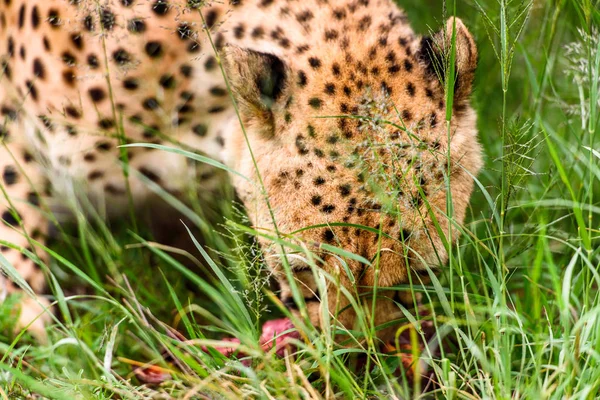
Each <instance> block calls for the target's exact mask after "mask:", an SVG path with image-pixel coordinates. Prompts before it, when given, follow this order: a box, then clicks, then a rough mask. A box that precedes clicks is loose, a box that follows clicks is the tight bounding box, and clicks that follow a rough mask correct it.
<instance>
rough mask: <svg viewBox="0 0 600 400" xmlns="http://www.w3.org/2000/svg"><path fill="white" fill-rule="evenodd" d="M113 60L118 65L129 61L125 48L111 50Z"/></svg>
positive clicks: (129, 57)
mask: <svg viewBox="0 0 600 400" xmlns="http://www.w3.org/2000/svg"><path fill="white" fill-rule="evenodd" d="M113 60H115V62H116V63H117V64H118V65H126V64H128V63H130V62H131V55H130V54H129V53H128V52H127V51H126V50H125V49H122V48H121V49H117V50H115V51H114V52H113Z"/></svg>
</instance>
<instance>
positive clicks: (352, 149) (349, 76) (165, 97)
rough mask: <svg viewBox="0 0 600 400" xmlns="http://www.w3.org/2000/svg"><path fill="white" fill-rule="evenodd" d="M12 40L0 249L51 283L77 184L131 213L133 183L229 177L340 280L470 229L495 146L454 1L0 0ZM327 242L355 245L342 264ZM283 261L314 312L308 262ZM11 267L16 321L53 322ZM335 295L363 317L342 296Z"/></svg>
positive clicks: (3, 28) (263, 223)
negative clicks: (419, 7) (58, 204)
mask: <svg viewBox="0 0 600 400" xmlns="http://www.w3.org/2000/svg"><path fill="white" fill-rule="evenodd" d="M451 38H455V40H451ZM452 43H454V45H453V44H452ZM452 49H453V50H454V54H455V65H454V66H453V67H454V68H453V70H454V72H455V79H454V83H455V84H454V87H452V88H451V89H452V90H453V97H452V104H447V101H446V98H447V96H446V92H447V90H446V88H445V86H446V85H445V82H447V81H448V79H446V78H445V76H444V75H445V74H444V71H446V69H445V68H444V65H445V64H444V60H446V59H447V57H446V55H447V54H449V53H450V52H451V50H452ZM0 58H1V63H2V64H1V65H2V72H1V77H0V79H1V85H0V112H1V114H2V124H1V127H0V138H1V139H0V140H1V142H0V143H1V147H0V174H1V175H2V179H1V181H0V183H1V189H2V196H0V215H1V222H0V245H1V257H2V258H3V259H4V260H6V261H7V262H8V263H10V264H11V265H12V266H14V268H15V269H16V271H17V272H18V274H19V276H20V278H21V279H22V280H23V281H25V282H27V283H28V285H29V287H31V288H32V289H33V292H35V294H38V295H39V294H40V293H42V292H43V291H44V288H45V278H44V273H43V272H42V269H41V268H40V266H41V265H43V264H45V263H46V262H47V260H48V254H47V253H46V252H45V251H44V246H45V243H46V240H47V235H48V226H49V218H50V217H49V215H51V214H50V212H49V210H48V208H47V205H48V204H50V203H49V201H50V200H51V199H60V198H63V196H68V195H69V193H70V191H72V190H73V188H75V187H77V188H82V190H83V191H84V192H85V193H86V195H87V196H89V198H90V199H93V200H94V202H95V203H94V204H100V205H99V207H104V208H105V209H106V210H107V215H108V217H109V218H117V217H119V216H120V215H123V213H124V212H125V210H127V205H128V202H129V201H132V202H133V204H134V206H135V207H136V208H142V207H144V206H145V204H146V202H147V199H148V198H149V197H150V195H151V193H152V192H151V190H150V188H149V184H148V182H151V183H155V184H158V185H160V186H161V187H163V188H164V189H165V190H167V191H168V192H170V193H175V194H176V193H182V192H183V191H184V190H185V189H186V188H187V187H189V185H190V184H191V183H192V182H194V183H195V184H197V186H198V187H200V189H201V190H203V188H209V187H210V185H213V184H215V183H214V182H212V181H211V179H213V178H214V177H216V178H214V179H216V180H217V183H218V181H219V180H220V179H230V181H231V183H232V185H233V187H234V188H235V190H236V192H237V194H238V196H239V198H240V199H241V201H242V203H243V204H244V206H245V208H246V211H247V213H248V216H249V219H250V221H251V223H252V224H253V226H254V227H256V228H257V229H260V230H261V231H263V232H271V233H273V235H271V236H274V235H275V234H280V233H281V234H291V233H294V238H295V240H297V241H298V242H299V243H301V244H302V245H303V246H306V248H308V249H310V250H314V251H315V252H316V253H317V254H318V255H319V267H320V268H322V269H323V271H325V272H326V273H328V274H331V275H332V276H336V280H337V283H336V284H337V285H341V286H343V287H347V288H351V287H354V288H358V289H356V290H357V291H358V292H362V291H364V292H370V290H371V289H369V287H373V286H374V285H377V286H378V287H379V288H382V289H384V288H385V287H390V286H394V285H398V284H402V283H406V282H407V281H408V279H409V275H410V274H421V275H424V276H427V269H428V268H430V269H434V270H435V269H436V268H439V267H441V266H443V265H444V263H445V262H446V261H447V254H446V247H445V244H444V243H445V240H446V238H445V237H444V233H448V232H449V233H451V234H452V235H451V237H452V239H453V240H455V239H456V238H457V237H458V236H459V229H458V225H459V224H460V223H462V221H463V220H464V218H465V213H466V208H467V205H468V202H469V198H470V196H471V192H472V190H473V176H475V175H476V174H477V172H478V171H479V169H480V167H481V164H482V161H481V149H480V146H479V144H478V141H477V129H476V115H475V112H474V110H473V108H472V107H471V105H470V95H471V92H472V84H473V78H474V73H475V69H476V65H477V48H476V44H475V41H474V39H473V38H472V36H471V34H470V33H469V31H468V30H467V28H466V27H465V25H464V24H463V23H462V22H461V20H460V19H458V18H450V19H449V20H448V21H447V23H446V25H445V26H444V27H443V28H442V29H441V30H440V31H439V32H438V33H437V34H434V35H432V36H431V37H421V36H418V35H416V34H415V33H414V32H413V30H412V29H411V27H410V25H409V22H408V18H407V16H406V15H405V13H404V12H403V11H402V10H401V9H399V8H398V6H397V5H396V4H395V3H394V2H393V1H392V0H303V1H283V0H229V1H222V2H217V1H212V2H210V1H209V2H200V1H195V0H188V1H183V0H44V1H41V0H2V2H0ZM230 94H231V95H230ZM447 109H450V110H451V111H452V118H451V119H450V121H449V122H448V121H447V118H446V115H447V111H448V110H447ZM130 143H154V144H164V145H169V146H174V147H178V148H181V149H186V150H188V151H191V152H194V153H198V154H202V155H205V156H207V157H209V158H211V159H214V160H215V161H217V162H218V163H222V165H226V166H228V168H229V169H230V170H231V171H236V173H230V174H228V175H229V178H227V177H219V175H218V174H217V175H215V174H212V173H211V171H212V170H214V168H215V166H214V165H212V166H211V165H207V164H202V163H192V162H190V160H189V159H187V158H186V157H184V156H182V155H181V154H177V153H173V152H166V151H159V150H152V149H150V150H149V149H147V148H135V147H132V148H127V150H126V151H124V150H123V149H124V148H125V147H123V146H122V145H125V144H130ZM124 165H126V166H127V171H126V172H127V173H124ZM219 165H220V164H219ZM217 166H218V165H217ZM225 175H227V174H225ZM211 176H212V177H213V178H211ZM203 178H206V179H204V180H203ZM448 188H450V191H448ZM447 199H451V209H452V221H453V222H452V223H450V218H449V216H448V214H449V213H448V204H447ZM306 227H311V228H310V229H305V228H306ZM361 227H364V228H361ZM268 236H269V235H265V237H264V238H263V237H261V238H259V241H260V245H261V247H262V249H263V252H264V254H265V260H266V262H267V264H268V265H269V267H270V269H271V270H272V271H273V274H274V275H275V276H276V278H277V279H278V280H279V281H280V286H281V293H280V297H281V300H282V302H283V303H284V304H285V305H287V306H289V307H290V308H291V309H293V308H294V306H295V302H294V300H293V299H292V291H291V290H290V282H289V281H288V280H287V279H286V274H285V273H284V269H283V267H282V265H283V261H282V254H283V253H284V250H285V249H283V248H282V247H281V246H279V245H276V244H274V243H273V241H272V240H269V239H267V237H268ZM323 244H329V245H330V246H336V247H339V248H342V249H344V250H345V251H347V252H348V253H353V254H356V255H358V256H360V258H359V257H352V258H350V259H348V260H346V262H347V266H348V270H349V272H346V271H342V269H341V267H340V265H339V262H338V258H337V257H336V256H335V255H334V254H331V253H328V252H327V251H324V250H323ZM325 248H327V247H325ZM288 261H289V265H290V267H291V269H292V271H293V274H294V275H293V277H294V279H295V280H296V281H297V282H299V283H300V285H299V287H300V288H301V291H302V294H303V295H304V297H305V304H306V309H305V310H304V311H305V312H307V315H308V316H309V317H310V320H311V322H312V323H313V324H314V325H315V326H316V327H319V326H320V324H321V320H320V317H319V315H320V312H319V307H320V305H321V304H323V302H321V301H320V299H319V297H318V293H317V290H316V284H315V281H314V277H313V273H312V272H311V271H310V269H307V266H306V264H304V263H303V262H301V261H300V258H290V259H289V260H288ZM367 261H368V262H367ZM375 264H377V266H378V267H377V268H376V267H375ZM340 271H341V272H340ZM13 278H14V277H13ZM17 281H18V279H17V280H15V279H12V280H11V279H9V278H8V277H6V276H1V275H0V291H1V293H2V298H6V296H12V295H20V296H21V301H20V311H19V319H18V321H17V322H16V323H15V329H22V328H23V327H29V329H30V330H31V331H32V332H33V333H34V334H36V335H38V337H40V338H42V337H43V336H44V329H45V324H47V323H48V321H49V318H50V317H49V312H51V311H49V310H47V308H48V306H49V302H48V300H47V299H46V298H45V297H43V296H37V295H36V296H34V295H33V293H29V292H28V293H27V294H23V293H22V291H23V288H22V286H23V285H18V284H17ZM331 292H333V291H331ZM351 292H354V291H351ZM394 293H395V292H394ZM408 295H409V294H408ZM405 297H406V296H405V294H402V293H401V294H399V295H398V294H397V295H396V297H395V298H390V297H386V296H382V298H381V299H378V300H377V308H376V312H375V315H374V316H373V317H374V319H375V323H376V324H382V323H385V322H388V321H390V320H392V319H395V318H397V317H398V315H399V314H398V313H399V308H398V306H397V303H398V302H400V303H403V304H406V302H407V299H408V298H407V297H406V298H405ZM323 301H326V302H327V304H328V305H329V310H335V309H338V310H344V311H342V312H341V313H340V314H339V315H337V321H338V322H339V323H340V324H341V325H342V326H345V327H352V326H353V323H354V320H355V318H356V315H355V313H354V312H353V311H352V308H351V307H345V306H346V305H348V304H349V303H348V302H349V300H348V299H345V298H344V296H341V298H340V296H334V295H330V296H328V298H326V299H324V300H323ZM371 301H373V299H368V298H367V299H364V302H365V304H366V305H367V306H368V305H369V304H371V303H370V302H371ZM367 309H369V310H370V307H369V308H367ZM44 310H47V311H48V312H44ZM293 311H294V312H297V310H293ZM382 335H383V333H382Z"/></svg>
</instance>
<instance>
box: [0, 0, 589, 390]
mask: <svg viewBox="0 0 600 400" xmlns="http://www.w3.org/2000/svg"><path fill="white" fill-rule="evenodd" d="M480 5H481V7H478V6H477V5H476V3H471V2H465V3H463V2H461V3H460V4H457V10H456V14H457V15H459V16H461V18H463V19H464V20H465V21H466V23H467V25H468V26H469V28H470V30H471V31H472V33H473V35H474V36H475V37H476V38H477V41H478V48H479V51H480V64H479V72H478V74H477V76H476V80H475V93H474V96H475V98H474V105H475V108H476V110H477V112H478V114H479V119H478V128H479V132H480V135H479V138H480V141H481V143H482V145H483V147H484V150H485V151H484V153H485V154H486V165H485V167H484V169H483V173H482V174H481V175H480V176H479V178H478V180H477V183H476V192H475V194H474V198H473V200H472V202H471V206H470V208H469V209H468V211H467V223H466V225H465V226H464V227H463V228H462V230H463V235H462V238H461V239H460V241H459V242H457V243H456V244H453V245H452V246H451V249H450V251H449V262H448V266H447V267H445V268H444V269H443V270H442V271H441V275H440V276H439V278H436V277H435V276H432V282H431V283H430V284H426V285H420V284H419V283H418V282H413V287H412V289H413V290H414V291H416V292H421V293H423V295H424V296H423V297H424V300H423V302H424V304H425V306H426V309H427V310H428V312H427V313H423V315H421V316H419V315H417V314H416V313H414V312H411V311H409V310H407V311H406V314H405V317H404V318H403V320H402V321H401V322H402V323H406V322H411V321H414V319H415V318H416V319H420V318H422V319H426V320H429V321H432V322H433V325H434V328H435V331H436V332H437V333H438V334H439V335H440V336H444V337H445V338H446V339H445V340H444V345H443V346H442V351H441V352H440V354H437V353H436V352H435V351H434V349H435V347H436V346H435V341H434V342H431V343H430V344H429V345H428V346H427V347H426V349H425V350H424V351H421V350H420V347H419V346H418V345H414V346H411V345H410V343H411V334H412V338H414V339H418V338H422V337H423V336H421V332H420V331H418V330H412V329H410V328H407V330H406V331H405V333H408V335H405V336H406V337H407V338H406V337H402V338H401V339H399V340H401V341H407V343H408V346H406V345H405V346H398V347H399V348H404V349H407V348H408V349H410V350H411V351H414V352H415V353H416V354H415V355H416V357H420V359H421V361H422V363H421V364H418V365H419V366H420V367H422V366H423V364H425V365H428V366H429V367H428V369H429V370H430V371H433V372H434V374H433V375H434V377H435V380H436V381H437V382H439V383H440V385H439V386H437V387H436V386H434V387H433V389H434V392H433V393H432V395H433V396H437V397H440V398H489V397H499V398H509V397H511V398H524V399H525V398H563V397H583V398H594V397H595V396H596V394H597V392H598V387H597V382H598V372H597V370H598V368H597V367H596V362H597V361H596V356H595V347H596V345H595V344H596V343H597V340H598V333H597V329H596V326H595V323H594V321H595V320H596V319H597V310H598V299H597V296H596V289H595V288H596V286H597V284H598V278H597V267H598V264H599V262H598V250H597V249H598V245H597V244H598V243H597V240H598V239H597V237H598V230H597V227H598V225H599V224H598V221H599V218H598V201H597V199H598V198H599V197H598V196H599V195H600V193H598V192H599V191H600V189H599V185H598V176H600V174H599V169H598V160H599V158H598V153H597V151H596V149H597V148H598V138H597V136H598V135H597V131H598V118H597V114H598V113H597V107H598V93H599V91H598V76H599V75H600V74H599V70H598V68H599V65H600V63H599V62H598V51H597V49H598V46H599V43H598V39H597V38H598V35H597V27H598V22H599V21H598V18H599V16H598V11H597V10H598V4H595V3H593V2H583V1H581V2H578V1H575V2H570V3H566V2H559V3H556V4H554V3H552V4H550V3H549V2H548V3H544V2H541V3H539V2H538V3H535V4H531V5H530V4H528V3H524V4H521V3H519V4H513V3H510V4H506V3H505V2H500V3H493V4H492V3H490V4H480ZM447 6H448V8H447V9H448V10H452V8H453V5H452V4H450V3H448V4H447ZM405 8H407V12H408V13H409V14H410V15H411V21H413V23H415V24H416V26H417V29H418V30H420V31H421V32H426V31H427V26H431V27H436V28H437V27H438V26H440V24H441V23H442V21H444V20H445V17H446V16H445V15H444V16H442V9H443V7H442V5H441V4H440V3H438V2H433V1H432V2H423V3H422V4H420V5H418V6H417V5H412V6H405ZM432 10H433V11H432ZM414 21H417V22H414ZM521 28H523V29H522V30H521ZM595 29H596V30H595ZM223 191H224V193H225V194H224V195H223V197H225V196H226V195H227V193H228V189H227V188H223ZM229 193H230V192H229ZM163 195H164V196H168V194H167V193H163ZM179 207H180V208H181V207H182V206H181V205H180V206H179ZM222 207H223V204H217V205H215V206H214V207H213V208H212V209H208V210H206V211H205V213H204V214H200V215H202V218H198V217H195V214H194V213H193V212H190V213H188V215H189V217H190V219H191V220H192V221H193V222H192V223H191V224H189V225H190V226H191V225H197V226H198V227H199V230H200V231H203V232H205V234H204V235H203V238H204V240H205V241H206V242H207V247H208V248H210V249H213V250H211V251H210V253H209V254H207V255H206V257H205V260H204V261H206V260H212V261H213V262H214V264H212V263H210V262H205V265H207V267H206V268H209V269H215V270H217V271H220V272H221V273H222V274H223V275H217V278H210V277H209V278H206V275H202V274H200V273H196V272H195V271H192V272H188V270H187V269H186V268H184V267H183V265H182V264H180V262H179V261H176V260H173V259H171V258H169V257H168V256H167V254H168V253H169V251H170V249H165V248H161V247H157V246H156V245H154V244H153V243H147V242H144V240H143V239H142V238H148V237H150V236H149V235H148V234H147V233H146V232H145V231H136V230H127V228H126V227H125V226H129V223H127V224H125V223H121V224H119V223H116V224H113V225H112V226H111V232H116V233H114V234H109V233H108V232H107V230H106V229H104V225H102V224H98V225H94V226H90V225H86V224H82V225H80V226H79V229H78V230H79V232H78V233H79V235H77V239H72V238H74V237H75V235H73V233H74V232H73V231H71V232H65V236H66V238H67V239H69V238H71V239H72V240H70V241H66V243H67V244H65V245H62V246H58V247H54V248H53V249H52V250H53V251H54V252H55V254H54V255H55V257H54V259H55V261H54V262H53V263H52V265H51V271H52V273H53V274H54V276H55V278H56V283H53V289H54V291H55V293H57V298H58V305H59V310H60V312H59V315H60V324H57V325H56V329H54V330H53V331H52V332H51V334H50V338H49V344H48V345H39V344H33V345H32V346H27V345H26V344H25V343H26V342H24V341H20V342H18V343H17V342H13V341H12V339H9V336H8V335H9V333H10V332H5V334H6V335H7V336H6V339H5V340H4V341H3V343H4V344H3V345H2V347H0V348H1V349H2V350H1V351H2V352H3V356H2V360H1V364H0V365H1V366H2V368H3V370H4V371H6V372H7V373H5V374H3V375H2V378H1V379H3V381H2V384H0V387H1V388H2V390H3V392H0V396H1V395H5V397H9V398H12V397H16V398H18V397H19V396H22V397H25V396H26V395H27V394H28V393H39V394H44V395H46V396H47V397H54V398H77V397H80V398H89V397H95V398H109V397H111V396H112V397H113V398H114V397H115V396H119V397H123V398H134V397H135V398H139V397H151V396H155V397H158V396H162V397H163V398H181V397H183V396H185V395H188V397H189V398H193V397H194V396H196V397H198V398H202V396H209V397H223V398H234V397H236V398H239V397H240V396H244V397H248V396H252V397H268V396H272V397H274V398H301V397H302V398H319V397H334V396H337V397H342V398H355V397H359V398H362V397H380V398H389V397H390V393H395V394H396V395H397V396H398V397H410V396H412V395H415V392H419V391H422V390H425V389H431V388H432V386H431V385H429V386H428V385H427V384H426V382H427V380H426V379H425V378H423V379H421V380H419V379H416V380H408V379H404V376H405V375H407V373H408V372H410V371H409V370H407V369H405V368H403V367H401V368H397V366H398V365H399V363H400V361H399V357H397V356H396V355H394V352H392V353H391V354H390V353H387V352H385V351H383V349H381V347H379V346H376V345H375V335H374V334H373V327H372V326H370V325H369V319H368V318H365V319H364V321H365V322H366V323H365V324H364V325H362V326H360V327H359V329H357V330H356V331H355V332H354V337H355V338H356V341H358V340H359V338H365V337H366V338H367V339H368V340H367V341H366V344H365V345H364V346H363V347H360V346H354V349H355V350H349V349H348V348H343V347H336V346H334V345H333V342H332V338H333V336H334V335H333V333H332V332H329V331H327V330H325V331H321V332H317V331H314V330H313V329H312V328H311V327H310V325H309V324H306V326H303V324H302V323H300V324H299V326H300V332H301V334H302V336H303V337H305V338H306V339H308V341H307V342H305V341H304V340H302V341H299V342H298V343H296V344H297V346H298V347H297V348H296V350H295V352H296V353H295V355H294V357H293V358H292V357H284V358H280V357H278V356H276V355H274V354H271V353H269V352H266V353H265V352H264V351H263V350H262V349H260V348H258V347H257V343H258V337H259V335H260V331H261V330H260V325H261V324H260V322H259V321H264V320H267V319H273V318H275V316H276V315H277V314H276V313H277V312H284V311H278V307H277V300H275V299H273V300H272V301H271V300H269V299H268V297H269V296H270V292H269V291H268V290H267V289H268V286H267V282H266V280H265V279H264V277H262V276H261V275H260V274H259V273H258V272H257V271H261V268H260V266H261V263H262V261H261V260H260V257H259V255H258V254H259V252H258V251H257V247H256V246H255V245H254V244H253V243H252V242H248V241H246V240H245V239H244V237H245V233H248V232H250V233H254V231H253V230H252V229H250V228H248V227H247V226H248V225H247V224H244V217H243V216H240V215H239V213H238V212H237V211H235V210H232V209H229V208H226V209H221V208H222ZM191 208H192V209H194V210H196V209H195V208H194V207H191ZM215 210H217V212H215ZM207 214H208V215H207ZM215 214H219V215H220V214H224V215H226V216H227V221H228V222H227V223H225V224H223V223H220V222H216V223H212V222H210V221H214V217H215ZM119 225H125V226H123V227H122V229H118V228H119ZM218 232H220V234H219V233H218ZM198 252H199V250H196V251H195V252H194V254H199V253H198ZM184 256H185V255H184ZM341 256H345V255H344V254H342V255H341ZM149 264H152V265H155V266H156V267H157V268H156V269H154V270H153V271H160V273H154V274H152V273H150V274H148V273H146V272H145V271H147V266H148V265H149ZM182 275H183V276H184V277H185V279H182V278H181V276H182ZM68 276H71V278H69V277H68ZM74 277H77V278H74ZM226 277H227V278H226ZM83 282H85V285H83V286H85V287H87V288H89V289H87V290H88V291H87V292H83V293H82V292H74V291H73V288H75V287H81V286H82V283H83ZM132 287H136V288H138V289H137V290H135V291H134V290H132V289H131V288H132ZM60 289H63V290H60ZM398 289H406V287H405V286H399V287H398ZM188 290H189V292H188ZM63 293H66V296H67V297H64V296H63ZM194 293H204V296H205V298H204V299H200V298H198V297H197V296H196V295H195V294H194ZM195 296H196V297H195ZM67 304H68V305H69V306H70V307H67ZM3 309H4V307H3ZM267 309H268V311H267ZM184 311H185V312H184ZM0 318H4V321H7V320H9V318H10V317H9V316H8V315H6V314H4V315H3V317H0ZM406 326H411V324H409V325H406ZM412 326H417V327H418V326H419V324H416V323H414V322H413V323H412ZM167 327H176V328H179V329H180V330H181V332H183V333H184V336H185V337H186V338H187V339H188V340H187V341H184V342H182V341H181V338H179V339H174V334H173V333H172V332H171V330H170V329H168V328H167ZM223 332H225V333H226V334H227V335H229V336H235V337H238V338H240V340H241V343H242V344H243V346H244V348H243V349H242V350H243V353H244V354H246V355H247V358H244V359H243V360H241V361H227V360H223V359H222V358H220V357H219V356H218V354H215V353H211V354H210V355H206V353H205V352H203V350H202V349H203V346H204V345H207V344H210V343H211V341H210V339H207V337H208V338H215V337H222V334H223ZM415 341H416V342H418V340H415ZM405 344H406V343H405ZM290 351H292V350H290ZM430 355H433V359H431V357H430ZM75 360H77V361H75ZM244 360H251V362H248V361H244ZM146 362H150V363H153V364H155V365H158V366H159V367H160V368H163V369H158V370H155V371H146V370H137V373H134V372H132V370H133V368H134V367H136V366H140V365H144V363H146ZM248 364H249V367H246V366H245V365H248ZM109 368H110V371H108V369H109ZM150 372H155V373H154V374H153V376H154V378H156V379H155V380H157V381H160V382H161V383H159V384H155V385H142V381H143V380H144V379H146V380H148V378H147V376H145V375H149V374H150ZM144 374H145V375H144ZM167 375H168V376H169V378H168V379H167ZM408 375H410V374H408ZM417 376H419V375H418V374H417Z"/></svg>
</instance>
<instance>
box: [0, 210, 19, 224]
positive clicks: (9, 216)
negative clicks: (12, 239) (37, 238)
mask: <svg viewBox="0 0 600 400" xmlns="http://www.w3.org/2000/svg"><path fill="white" fill-rule="evenodd" d="M2 219H3V220H4V222H5V223H7V224H8V225H10V226H17V225H19V221H18V220H17V218H16V217H15V216H14V215H13V213H11V212H10V211H8V210H7V211H4V212H3V213H2ZM19 219H20V217H19Z"/></svg>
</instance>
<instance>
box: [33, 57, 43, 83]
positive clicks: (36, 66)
mask: <svg viewBox="0 0 600 400" xmlns="http://www.w3.org/2000/svg"><path fill="white" fill-rule="evenodd" d="M33 75H34V76H36V77H38V78H39V79H42V80H44V79H46V69H45V68H44V64H42V60H40V59H39V58H36V59H35V60H33Z"/></svg>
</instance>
